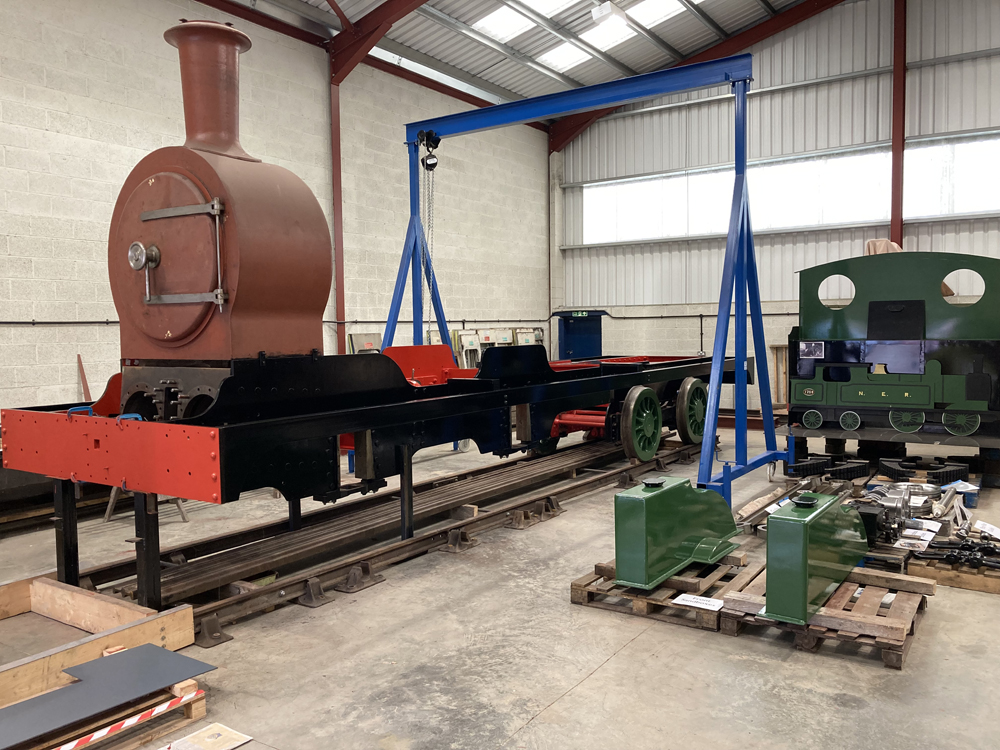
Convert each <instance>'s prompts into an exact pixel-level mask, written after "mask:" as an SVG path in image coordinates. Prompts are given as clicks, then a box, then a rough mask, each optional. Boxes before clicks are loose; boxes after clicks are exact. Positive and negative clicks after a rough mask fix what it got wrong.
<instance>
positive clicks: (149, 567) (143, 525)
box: [134, 492, 160, 610]
mask: <svg viewBox="0 0 1000 750" xmlns="http://www.w3.org/2000/svg"><path fill="white" fill-rule="evenodd" d="M134 494H135V570H136V599H137V600H138V602H139V604H140V605H141V606H143V607H149V608H150V609H157V610H158V609H159V608H160V516H159V514H158V512H157V507H156V503H157V496H156V495H155V494H153V493H149V494H146V493H144V492H136V493H134Z"/></svg>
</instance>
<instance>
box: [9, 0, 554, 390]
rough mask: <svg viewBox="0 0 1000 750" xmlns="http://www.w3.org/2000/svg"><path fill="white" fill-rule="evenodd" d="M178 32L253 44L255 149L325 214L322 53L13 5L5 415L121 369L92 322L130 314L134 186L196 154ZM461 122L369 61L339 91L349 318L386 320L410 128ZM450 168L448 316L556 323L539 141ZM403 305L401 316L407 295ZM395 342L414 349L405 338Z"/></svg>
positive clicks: (479, 143) (444, 257)
mask: <svg viewBox="0 0 1000 750" xmlns="http://www.w3.org/2000/svg"><path fill="white" fill-rule="evenodd" d="M180 18H188V19H196V18H206V19H213V20H222V21H228V22H231V23H232V24H233V25H234V26H235V27H236V28H239V29H241V30H243V31H245V32H246V33H248V34H249V35H250V37H251V38H252V40H253V48H252V49H251V50H250V51H249V52H247V53H246V54H244V55H243V56H242V57H241V101H240V106H241V140H242V143H243V146H244V147H245V148H246V150H247V151H248V152H249V153H251V154H253V155H254V156H256V157H258V158H261V159H263V160H264V161H268V162H272V163H276V164H280V165H281V166H284V167H286V168H288V169H290V170H291V171H293V172H294V173H296V174H297V175H299V176H300V177H301V178H302V179H303V180H305V181H306V183H307V184H308V185H309V187H310V188H312V190H313V192H314V193H315V194H316V196H317V198H318V199H319V201H320V204H321V205H322V206H323V209H324V211H326V213H327V217H328V219H329V218H330V214H331V197H332V188H331V169H330V97H329V84H328V81H329V76H328V63H327V58H326V54H325V52H324V51H323V50H321V49H319V48H316V47H313V46H310V45H307V44H304V43H302V42H298V41H295V40H293V39H290V38H288V37H285V36H282V35H280V34H278V33H276V32H273V31H269V30H267V29H264V28H262V27H259V26H255V25H253V24H250V23H248V22H245V21H242V20H240V19H237V18H233V17H231V16H228V15H226V14H224V13H220V12H218V11H215V10H213V9H212V8H209V7H208V6H205V5H201V4H200V3H197V2H193V0H87V1H86V2H78V1H76V0H0V407H9V406H24V405H33V404H45V403H63V402H68V401H77V400H80V399H82V396H83V394H82V388H81V382H80V378H79V376H78V374H77V364H76V357H77V354H80V355H82V358H83V362H84V365H85V367H86V373H87V378H88V380H89V383H90V387H91V392H92V395H93V396H94V397H95V398H96V397H97V396H98V395H99V394H100V392H101V391H102V390H103V387H104V383H105V382H106V380H107V378H108V377H109V376H110V375H111V374H112V373H113V372H115V371H116V370H117V369H118V367H119V364H118V362H119V352H118V329H117V326H116V325H92V324H90V323H92V322H94V321H105V320H110V321H116V320H117V314H116V311H115V308H114V305H113V303H112V300H111V291H110V287H109V284H108V281H107V236H108V228H109V223H110V219H111V213H112V210H113V207H114V201H115V199H116V197H117V194H118V190H119V188H120V186H121V184H122V182H123V181H124V179H125V177H126V176H127V174H128V173H129V171H130V170H131V168H132V167H133V166H134V165H135V163H136V162H138V161H139V160H140V159H141V158H142V157H143V156H144V155H145V154H147V153H148V152H149V151H152V150H154V149H156V148H160V147H162V146H171V145H179V144H181V143H183V140H184V124H183V113H182V101H181V90H180V72H179V68H178V63H177V52H176V50H175V49H174V48H173V47H171V46H169V45H168V44H167V43H166V42H165V41H163V32H164V31H165V30H166V29H167V28H169V27H170V26H172V25H174V24H176V23H177V21H178V19H180ZM466 108H468V105H466V104H463V103H461V102H458V101H456V100H454V99H450V98H449V97H447V96H444V95H441V94H437V93H434V92H430V91H427V90H426V89H423V88H422V87H420V86H418V85H416V84H411V83H408V82H405V81H402V80H400V79H398V78H395V77H393V76H390V75H388V74H384V73H379V72H377V71H374V70H372V69H369V68H367V67H365V66H360V67H359V68H357V69H356V70H355V71H354V73H352V75H351V77H350V78H349V79H348V81H347V82H346V83H345V84H344V86H343V87H342V115H343V126H344V127H343V151H344V175H345V189H344V203H345V246H346V255H347V284H346V287H347V293H348V310H347V315H348V319H372V320H384V319H385V315H386V313H387V311H388V307H389V294H390V293H391V288H392V282H393V280H394V278H395V273H396V268H397V266H398V262H399V254H400V252H401V250H402V241H403V236H404V232H405V229H406V218H407V198H406V193H405V185H406V172H405V168H406V156H405V148H404V147H403V145H402V140H403V124H404V123H405V122H408V121H410V120H413V119H416V118H421V117H429V116H436V115H441V114H447V113H450V112H457V111H460V110H462V109H466ZM441 156H442V167H441V169H440V171H439V175H438V185H439V191H440V195H439V198H438V217H439V219H438V248H437V250H436V252H435V260H436V262H437V267H438V274H439V280H440V284H441V287H442V293H443V295H444V298H445V309H446V311H447V312H448V314H449V317H452V318H462V317H465V318H482V319H485V318H490V317H493V318H497V317H516V316H519V315H520V316H524V317H526V318H528V319H536V318H539V319H541V318H545V317H546V316H547V314H548V302H547V295H548V287H547V284H548V278H547V277H548V274H547V257H548V241H547V231H548V228H547V224H546V221H547V218H546V217H547V207H546V203H547V189H546V173H547V169H546V142H545V137H544V134H542V133H540V132H538V131H535V130H531V129H529V128H526V127H521V128H516V129H512V130H507V131H502V132H498V133H489V134H483V135H477V136H470V137H468V138H465V139H456V140H455V141H454V146H452V143H450V142H449V143H448V144H447V148H442V151H441ZM403 309H404V315H403V317H404V318H405V319H407V320H408V319H409V317H410V316H409V309H410V304H409V297H407V300H406V303H405V304H404V308H403ZM327 319H328V320H331V321H332V320H334V319H335V316H334V315H333V311H332V306H331V310H329V311H328V314H327ZM32 321H36V322H37V323H38V324H36V325H17V324H18V323H21V324H23V323H29V324H30V323H31V322H32ZM45 322H62V323H70V322H71V323H74V324H73V325H58V326H46V325H43V324H44V323H45ZM381 329H382V326H381V324H380V325H376V326H368V327H367V328H366V329H365V330H377V331H381ZM327 333H328V335H327V342H328V343H327V350H328V351H329V352H331V353H332V352H333V351H334V350H335V344H334V342H335V336H334V335H333V333H334V327H333V325H328V326H327ZM400 334H401V335H400V336H398V337H397V340H396V341H397V343H408V337H409V326H408V325H401V326H400Z"/></svg>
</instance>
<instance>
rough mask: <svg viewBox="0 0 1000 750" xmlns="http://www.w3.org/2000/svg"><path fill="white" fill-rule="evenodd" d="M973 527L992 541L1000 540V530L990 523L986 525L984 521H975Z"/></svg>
mask: <svg viewBox="0 0 1000 750" xmlns="http://www.w3.org/2000/svg"><path fill="white" fill-rule="evenodd" d="M973 526H974V527H975V528H977V529H979V530H980V531H984V532H986V533H987V534H989V535H990V536H991V537H993V538H994V539H1000V529H998V528H997V527H996V526H994V525H993V524H991V523H986V521H976V522H975V523H974V524H973Z"/></svg>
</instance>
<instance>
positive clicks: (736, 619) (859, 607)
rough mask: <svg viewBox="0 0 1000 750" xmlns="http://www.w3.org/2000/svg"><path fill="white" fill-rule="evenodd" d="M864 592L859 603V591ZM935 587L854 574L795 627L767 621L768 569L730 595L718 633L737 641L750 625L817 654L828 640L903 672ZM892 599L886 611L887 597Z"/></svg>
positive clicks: (880, 574)
mask: <svg viewBox="0 0 1000 750" xmlns="http://www.w3.org/2000/svg"><path fill="white" fill-rule="evenodd" d="M861 587H864V589H863V591H861V593H860V595H859V596H857V598H855V595H856V594H857V593H858V591H859V589H860V588H861ZM935 588H936V583H935V582H934V581H932V580H929V579H926V578H916V577H913V576H908V575H902V574H900V573H890V572H886V571H873V570H869V569H867V568H855V569H854V570H853V571H852V572H851V573H850V575H849V576H848V578H847V580H846V581H844V583H842V584H841V585H840V586H839V587H838V588H837V590H836V591H835V592H834V593H833V595H832V596H831V597H830V598H829V599H828V600H827V602H826V604H825V605H824V606H823V607H821V608H820V610H819V612H817V613H816V614H815V615H814V616H813V617H812V619H810V620H809V623H808V624H807V625H793V624H791V623H786V622H779V621H777V620H772V619H768V618H765V617H763V616H762V615H761V614H760V613H761V612H762V610H763V608H764V604H765V594H766V591H767V570H766V569H764V570H762V571H761V572H760V574H759V575H757V576H756V577H755V578H754V579H753V580H752V581H750V582H749V583H748V584H747V585H745V586H744V587H743V589H742V590H739V591H736V590H730V592H729V593H727V594H726V596H725V606H724V607H723V609H722V611H721V613H720V614H721V618H720V623H719V626H720V629H721V631H722V632H723V633H726V634H727V635H733V636H736V635H739V634H740V632H741V631H742V630H743V628H744V627H745V626H746V625H764V626H767V627H771V628H777V629H779V630H783V631H786V632H791V633H794V634H795V646H796V647H797V648H799V649H802V650H804V651H810V652H816V651H818V650H819V648H820V646H822V644H823V641H824V640H837V641H847V642H850V643H855V644H858V645H862V646H869V647H873V648H877V649H878V650H879V651H880V652H881V656H882V661H883V663H884V664H885V666H887V667H892V668H894V669H902V668H903V662H904V661H905V660H906V655H907V653H908V652H909V650H910V645H911V644H912V642H913V637H914V635H915V633H916V627H917V622H918V621H919V620H920V618H921V616H922V615H923V612H924V611H925V610H926V608H927V596H928V595H931V594H933V593H934V591H935ZM890 593H891V594H894V595H895V596H894V597H893V600H892V602H891V604H889V605H883V599H884V597H885V595H886V594H890Z"/></svg>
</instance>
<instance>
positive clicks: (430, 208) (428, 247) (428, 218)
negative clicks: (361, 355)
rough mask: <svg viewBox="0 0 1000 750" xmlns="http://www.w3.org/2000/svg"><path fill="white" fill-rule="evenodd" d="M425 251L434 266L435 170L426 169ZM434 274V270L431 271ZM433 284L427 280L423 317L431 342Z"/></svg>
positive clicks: (424, 203) (421, 276) (421, 279)
mask: <svg viewBox="0 0 1000 750" xmlns="http://www.w3.org/2000/svg"><path fill="white" fill-rule="evenodd" d="M423 205H424V252H426V253H427V258H428V261H429V262H430V267H431V268H432V269H433V268H434V170H433V169H424V201H423ZM431 273H432V274H433V270H432V271H431ZM420 283H421V285H423V283H424V269H423V268H421V269H420ZM431 289H432V287H431V284H430V282H427V294H426V295H425V296H424V309H423V319H424V321H426V322H427V340H428V343H429V342H430V326H431Z"/></svg>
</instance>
